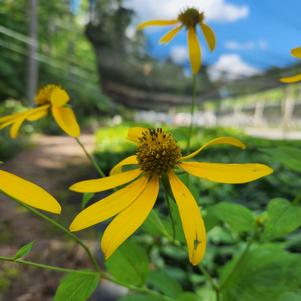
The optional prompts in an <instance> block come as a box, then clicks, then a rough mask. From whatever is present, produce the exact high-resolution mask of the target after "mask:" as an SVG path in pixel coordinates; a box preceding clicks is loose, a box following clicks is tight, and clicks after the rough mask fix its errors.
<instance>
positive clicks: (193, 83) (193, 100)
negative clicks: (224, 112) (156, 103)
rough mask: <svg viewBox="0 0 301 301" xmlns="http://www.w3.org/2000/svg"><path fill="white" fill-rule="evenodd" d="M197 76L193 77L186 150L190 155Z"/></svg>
mask: <svg viewBox="0 0 301 301" xmlns="http://www.w3.org/2000/svg"><path fill="white" fill-rule="evenodd" d="M196 79H197V77H196V74H194V75H193V76H192V99H191V108H190V127H189V130H188V137H187V145H186V149H187V152H188V153H189V151H190V144H191V136H192V130H193V117H194V109H195V99H196Z"/></svg>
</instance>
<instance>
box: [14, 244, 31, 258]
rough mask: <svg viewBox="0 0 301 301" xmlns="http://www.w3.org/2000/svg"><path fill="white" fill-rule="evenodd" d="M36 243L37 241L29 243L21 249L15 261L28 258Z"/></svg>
mask: <svg viewBox="0 0 301 301" xmlns="http://www.w3.org/2000/svg"><path fill="white" fill-rule="evenodd" d="M34 243H35V241H32V242H29V243H27V244H26V245H24V246H23V247H21V248H20V249H19V250H18V251H17V253H16V255H15V256H14V259H15V260H17V259H20V258H23V257H25V256H27V255H28V254H29V252H30V251H31V250H32V247H33V244H34Z"/></svg>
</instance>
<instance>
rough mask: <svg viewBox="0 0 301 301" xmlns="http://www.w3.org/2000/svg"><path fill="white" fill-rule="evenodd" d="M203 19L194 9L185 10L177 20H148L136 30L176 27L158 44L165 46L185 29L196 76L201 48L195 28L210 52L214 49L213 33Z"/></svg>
mask: <svg viewBox="0 0 301 301" xmlns="http://www.w3.org/2000/svg"><path fill="white" fill-rule="evenodd" d="M204 19H205V17H204V13H203V12H199V11H198V10H197V9H195V8H187V9H186V10H184V11H183V12H181V13H180V14H179V15H178V17H177V19H174V20H150V21H146V22H143V23H141V24H139V25H138V27H137V29H144V28H146V27H149V26H169V25H176V27H174V28H173V29H172V30H170V31H169V32H168V33H166V34H165V35H164V36H163V37H162V38H161V40H160V44H167V43H169V42H170V41H171V40H172V39H173V38H174V37H175V36H176V34H177V33H178V32H179V31H180V30H182V29H183V28H186V29H187V40H188V50H189V59H190V64H191V70H192V73H193V74H196V73H198V72H199V70H200V68H201V48H200V43H199V39H198V37H197V32H196V31H197V26H200V28H201V31H202V32H203V34H204V36H205V40H206V42H207V44H208V47H209V49H210V51H213V50H214V49H215V44H216V41H215V35H214V32H213V30H212V29H211V28H210V27H209V26H208V25H207V24H205V23H204Z"/></svg>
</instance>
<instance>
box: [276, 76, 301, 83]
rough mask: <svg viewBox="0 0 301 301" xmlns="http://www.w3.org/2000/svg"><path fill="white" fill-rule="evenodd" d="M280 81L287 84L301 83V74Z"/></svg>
mask: <svg viewBox="0 0 301 301" xmlns="http://www.w3.org/2000/svg"><path fill="white" fill-rule="evenodd" d="M280 81H281V82H283V83H285V84H290V83H296V82H299V81H301V74H297V75H293V76H289V77H282V78H281V79H280Z"/></svg>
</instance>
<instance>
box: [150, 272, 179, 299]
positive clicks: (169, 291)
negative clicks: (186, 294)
mask: <svg viewBox="0 0 301 301" xmlns="http://www.w3.org/2000/svg"><path fill="white" fill-rule="evenodd" d="M148 283H149V284H150V285H151V286H152V287H154V288H155V289H157V290H158V291H160V292H161V293H163V294H164V295H167V296H170V297H173V298H175V297H177V296H178V295H179V294H180V293H182V287H181V285H180V284H179V283H178V282H177V281H176V280H175V279H174V278H172V277H171V276H170V275H168V274H167V273H166V272H165V271H164V270H162V271H151V272H150V274H149V277H148Z"/></svg>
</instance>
